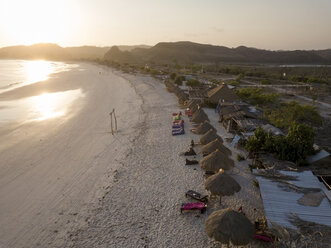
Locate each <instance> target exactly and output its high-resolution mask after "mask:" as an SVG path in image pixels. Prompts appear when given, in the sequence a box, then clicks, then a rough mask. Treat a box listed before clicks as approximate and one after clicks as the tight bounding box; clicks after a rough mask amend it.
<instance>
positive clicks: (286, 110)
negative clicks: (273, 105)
mask: <svg viewBox="0 0 331 248" xmlns="http://www.w3.org/2000/svg"><path fill="white" fill-rule="evenodd" d="M266 117H267V119H268V120H269V122H270V123H272V124H273V125H275V126H276V127H279V128H282V129H288V128H289V127H290V126H291V125H292V123H293V122H298V123H306V124H309V125H312V126H320V125H322V117H321V116H320V115H319V113H318V111H317V110H316V108H315V107H314V106H311V105H308V104H307V105H303V106H302V105H300V104H299V103H298V102H296V101H291V102H289V103H286V102H284V103H282V104H281V106H280V108H277V109H274V110H272V111H269V112H266Z"/></svg>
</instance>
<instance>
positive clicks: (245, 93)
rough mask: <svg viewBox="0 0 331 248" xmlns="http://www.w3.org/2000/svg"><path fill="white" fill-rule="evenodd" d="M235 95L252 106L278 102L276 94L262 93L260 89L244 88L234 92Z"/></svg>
mask: <svg viewBox="0 0 331 248" xmlns="http://www.w3.org/2000/svg"><path fill="white" fill-rule="evenodd" d="M236 93H237V95H238V96H239V97H240V98H241V99H243V100H244V101H248V102H249V103H251V104H253V105H264V104H268V103H274V102H275V101H277V100H278V98H279V95H278V94H276V93H270V94H266V93H262V88H244V89H238V90H236Z"/></svg>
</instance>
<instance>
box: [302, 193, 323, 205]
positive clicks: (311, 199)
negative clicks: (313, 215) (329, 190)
mask: <svg viewBox="0 0 331 248" xmlns="http://www.w3.org/2000/svg"><path fill="white" fill-rule="evenodd" d="M323 199H324V195H323V194H321V193H319V192H318V193H306V194H304V195H303V196H302V197H301V198H300V199H299V200H298V201H297V202H298V203H299V204H300V205H304V206H311V207H318V206H319V205H320V204H321V202H322V200H323Z"/></svg>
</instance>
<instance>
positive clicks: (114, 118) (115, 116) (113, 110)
mask: <svg viewBox="0 0 331 248" xmlns="http://www.w3.org/2000/svg"><path fill="white" fill-rule="evenodd" d="M113 113H114V119H115V131H117V119H116V115H115V109H113Z"/></svg>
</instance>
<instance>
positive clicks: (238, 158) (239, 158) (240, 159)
mask: <svg viewBox="0 0 331 248" xmlns="http://www.w3.org/2000/svg"><path fill="white" fill-rule="evenodd" d="M237 160H238V161H239V162H240V161H243V160H245V157H244V156H242V155H241V154H238V155H237Z"/></svg>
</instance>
